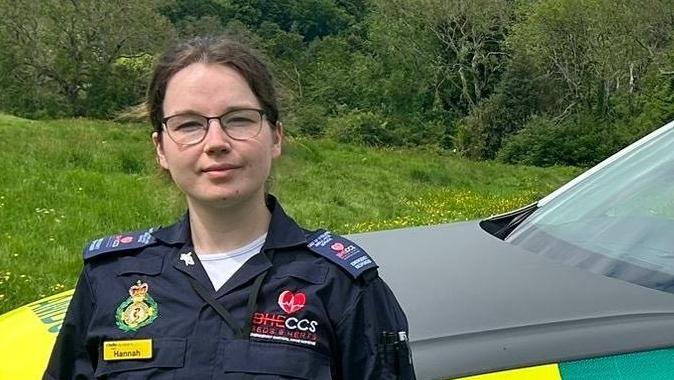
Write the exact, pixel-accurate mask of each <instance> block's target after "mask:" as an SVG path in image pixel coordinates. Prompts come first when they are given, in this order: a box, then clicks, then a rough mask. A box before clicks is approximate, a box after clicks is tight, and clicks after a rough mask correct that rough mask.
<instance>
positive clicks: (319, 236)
mask: <svg viewBox="0 0 674 380" xmlns="http://www.w3.org/2000/svg"><path fill="white" fill-rule="evenodd" d="M307 240H308V241H309V243H308V245H307V247H308V248H309V249H311V250H312V251H313V252H316V253H318V254H319V255H321V256H323V257H325V258H326V259H328V260H330V261H332V262H333V263H335V264H337V265H338V266H340V267H342V268H343V269H344V270H346V271H347V272H349V274H350V275H351V276H352V277H353V278H358V277H360V275H362V274H363V273H365V272H366V271H368V270H369V269H373V268H377V264H376V263H375V262H374V260H372V258H371V257H370V256H369V255H368V254H367V253H365V251H364V250H363V249H362V248H361V247H359V246H358V245H357V244H356V243H354V242H352V241H351V240H348V239H346V238H344V237H342V236H338V235H333V234H332V233H331V232H330V231H325V230H318V231H316V232H315V233H313V234H311V235H310V236H309V238H308V239H307Z"/></svg>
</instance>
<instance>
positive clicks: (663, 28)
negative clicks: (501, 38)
mask: <svg viewBox="0 0 674 380" xmlns="http://www.w3.org/2000/svg"><path fill="white" fill-rule="evenodd" d="M672 12H673V11H672V1H671V0H654V1H648V2H643V1H637V0H620V1H615V0H564V1H561V0H543V1H539V2H532V3H531V4H529V5H527V6H526V7H524V10H523V21H522V22H521V23H519V24H518V25H517V26H515V27H514V29H513V32H512V33H511V35H510V36H509V38H508V44H509V45H510V46H511V48H512V50H513V54H522V55H526V56H527V57H528V59H529V60H530V61H531V62H532V63H533V65H534V68H535V70H536V71H537V72H538V75H540V76H544V77H546V78H547V79H548V80H549V81H550V82H551V83H552V84H553V85H552V86H551V88H554V89H555V90H554V91H555V93H556V95H557V96H556V98H557V99H558V101H557V102H556V103H555V104H549V105H548V109H547V110H546V111H547V112H549V113H551V114H553V115H554V116H555V117H556V118H560V119H561V118H564V117H566V116H568V115H569V114H571V113H572V112H574V111H576V110H578V109H581V110H582V109H591V110H592V111H594V112H598V113H600V114H604V115H608V114H609V113H610V111H611V110H612V100H613V99H614V97H615V96H616V95H619V94H621V93H627V94H635V93H636V92H638V90H639V88H640V86H641V84H642V80H643V78H644V76H645V74H646V72H647V71H648V68H649V66H650V64H651V63H652V62H653V60H654V59H655V58H656V56H657V55H658V54H659V51H660V50H661V49H662V48H663V47H664V46H666V44H667V42H668V40H669V38H671V35H672V34H671V31H672V27H673V26H674V18H673V17H672V15H673V13H672Z"/></svg>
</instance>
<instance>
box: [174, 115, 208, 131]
mask: <svg viewBox="0 0 674 380" xmlns="http://www.w3.org/2000/svg"><path fill="white" fill-rule="evenodd" d="M205 125H206V120H205V119H204V118H203V117H200V116H195V115H178V116H174V117H172V118H170V119H168V120H167V122H166V127H168V129H169V130H171V131H172V132H179V133H191V132H196V131H199V130H203V129H204V128H205Z"/></svg>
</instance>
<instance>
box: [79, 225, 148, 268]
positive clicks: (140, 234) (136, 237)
mask: <svg viewBox="0 0 674 380" xmlns="http://www.w3.org/2000/svg"><path fill="white" fill-rule="evenodd" d="M154 230H155V228H150V229H148V230H143V231H136V232H129V233H123V234H118V235H111V236H106V237H103V238H100V239H96V240H93V241H91V242H90V243H89V244H87V245H86V247H85V248H84V260H85V261H86V260H89V259H92V258H94V257H97V256H100V255H103V254H106V253H111V252H119V251H127V250H130V249H136V248H142V247H145V246H146V245H150V244H152V243H154V242H155V238H154V236H152V232H153V231H154Z"/></svg>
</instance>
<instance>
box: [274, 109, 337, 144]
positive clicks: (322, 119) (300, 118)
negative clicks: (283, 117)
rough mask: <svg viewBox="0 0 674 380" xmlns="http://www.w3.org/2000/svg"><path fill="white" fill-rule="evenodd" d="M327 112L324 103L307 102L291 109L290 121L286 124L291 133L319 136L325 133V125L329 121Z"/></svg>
mask: <svg viewBox="0 0 674 380" xmlns="http://www.w3.org/2000/svg"><path fill="white" fill-rule="evenodd" d="M326 114H327V112H326V110H325V107H323V106H322V105H318V104H307V105H303V106H299V107H296V108H295V109H293V110H291V112H290V114H289V115H288V121H287V123H284V124H286V125H285V126H286V128H289V130H290V131H291V133H297V134H298V135H302V136H311V137H319V136H322V135H323V134H324V133H325V126H326V124H327V121H328V117H327V115H326Z"/></svg>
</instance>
